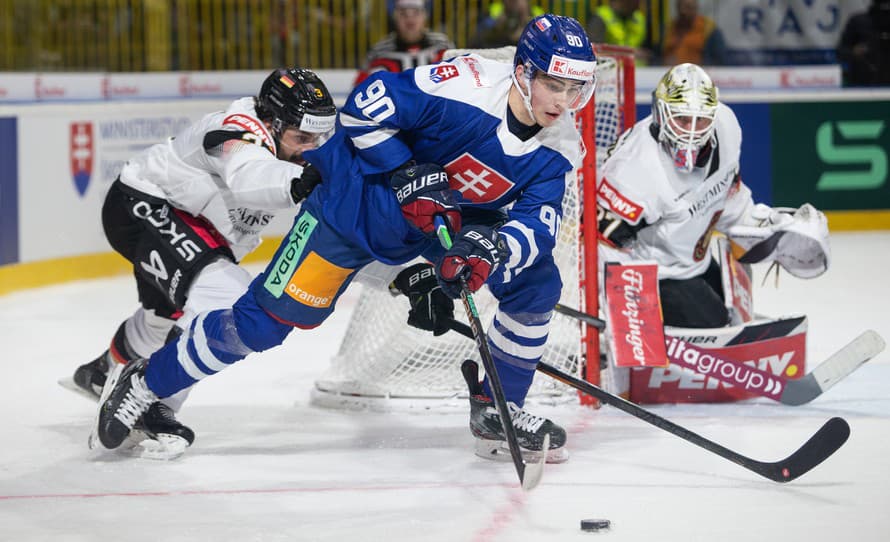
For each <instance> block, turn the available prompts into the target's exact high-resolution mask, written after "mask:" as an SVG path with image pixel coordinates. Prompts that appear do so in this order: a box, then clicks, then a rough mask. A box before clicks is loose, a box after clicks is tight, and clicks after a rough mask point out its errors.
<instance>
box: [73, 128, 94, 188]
mask: <svg viewBox="0 0 890 542" xmlns="http://www.w3.org/2000/svg"><path fill="white" fill-rule="evenodd" d="M94 149H95V146H94V145H93V123H91V122H72V123H71V143H70V155H71V176H72V177H73V178H74V186H75V187H76V188H77V193H78V194H80V195H81V196H83V195H84V194H85V193H86V191H87V187H88V186H89V184H90V176H91V175H92V174H93V152H94Z"/></svg>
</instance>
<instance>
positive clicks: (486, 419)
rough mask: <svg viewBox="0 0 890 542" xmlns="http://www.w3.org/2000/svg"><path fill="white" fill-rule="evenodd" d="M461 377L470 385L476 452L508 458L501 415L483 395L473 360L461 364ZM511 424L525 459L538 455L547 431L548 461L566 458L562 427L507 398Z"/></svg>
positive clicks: (566, 452) (536, 457) (552, 461)
mask: <svg viewBox="0 0 890 542" xmlns="http://www.w3.org/2000/svg"><path fill="white" fill-rule="evenodd" d="M461 372H463V375H464V380H466V382H467V386H468V387H469V389H470V432H471V433H473V436H474V437H476V455H478V456H480V457H484V458H486V459H502V460H504V461H510V460H511V457H510V449H509V448H508V447H507V442H506V438H505V437H504V428H503V426H502V425H501V417H500V416H499V415H498V411H497V408H496V407H495V405H494V402H493V401H492V400H491V398H490V397H488V396H486V395H485V392H484V390H483V388H482V383H481V382H480V381H479V366H478V365H476V362H474V361H472V360H466V361H464V362H463V365H461ZM507 407H508V408H509V409H510V415H511V418H512V421H513V427H514V428H515V429H516V440H517V441H518V443H519V447H520V448H522V457H523V459H524V460H525V461H526V462H537V460H539V459H540V457H541V448H542V446H543V442H544V435H546V434H549V435H550V449H549V450H548V451H547V452H546V453H547V463H562V462H564V461H567V460H568V458H569V452H568V450H567V449H566V448H565V443H566V432H565V429H563V428H562V427H560V426H558V425H556V424H555V423H553V422H552V421H550V420H548V419H547V418H542V417H540V416H535V415H534V414H531V413H529V412H527V411H525V410H523V409H522V408H520V407H518V406H516V404H515V403H512V402H509V401H508V402H507Z"/></svg>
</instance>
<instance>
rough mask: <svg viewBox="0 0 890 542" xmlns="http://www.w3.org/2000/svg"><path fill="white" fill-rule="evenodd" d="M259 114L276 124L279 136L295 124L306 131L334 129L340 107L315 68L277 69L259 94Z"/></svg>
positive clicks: (257, 104)
mask: <svg viewBox="0 0 890 542" xmlns="http://www.w3.org/2000/svg"><path fill="white" fill-rule="evenodd" d="M256 108H257V115H259V117H260V119H261V120H268V121H271V123H272V132H273V134H274V135H275V136H276V138H277V137H279V136H280V135H281V133H282V132H283V131H284V130H285V129H286V128H287V127H288V126H293V127H294V128H297V129H298V130H301V131H303V132H311V133H318V134H324V133H327V132H329V131H331V130H332V129H333V128H334V123H335V120H336V115H337V108H336V107H335V106H334V100H333V98H331V93H330V92H328V89H327V87H325V85H324V83H323V82H322V81H321V79H320V78H319V77H318V75H316V74H315V72H313V71H311V70H306V69H303V68H279V69H277V70H275V71H273V72H272V73H271V74H270V75H269V76H268V77H266V80H265V81H263V86H262V87H260V93H259V95H258V96H257V97H256Z"/></svg>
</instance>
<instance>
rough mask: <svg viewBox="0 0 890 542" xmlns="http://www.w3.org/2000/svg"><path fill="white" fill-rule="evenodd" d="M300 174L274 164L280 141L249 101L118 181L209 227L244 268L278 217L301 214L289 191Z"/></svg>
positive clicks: (145, 155)
mask: <svg viewBox="0 0 890 542" xmlns="http://www.w3.org/2000/svg"><path fill="white" fill-rule="evenodd" d="M302 172H303V168H302V167H301V166H298V165H296V164H293V163H291V162H287V161H285V160H279V159H278V158H277V157H276V147H275V140H274V138H273V137H272V135H271V134H270V133H269V131H268V130H267V129H266V127H265V125H264V124H263V123H262V122H261V121H260V120H259V119H258V118H257V115H256V111H255V110H254V102H253V98H252V97H247V98H241V99H239V100H236V101H234V102H232V104H231V105H229V107H228V109H226V110H225V111H217V112H214V113H210V114H208V115H206V116H205V117H204V118H202V119H201V120H199V121H198V122H196V123H194V124H192V125H191V126H189V127H188V128H186V129H185V130H183V131H182V132H181V133H179V134H178V135H176V137H171V138H169V139H168V140H167V141H165V142H163V143H158V144H156V145H153V146H151V147H149V148H148V149H146V150H145V151H143V152H142V153H140V154H139V155H137V156H136V157H134V158H133V159H131V160H129V161H128V162H127V163H126V164H125V165H124V167H123V169H122V170H121V175H120V179H121V182H123V183H124V184H126V185H128V186H130V187H132V188H135V189H136V190H139V191H140V192H143V193H145V194H149V195H151V196H155V197H158V198H163V199H165V200H167V201H169V202H170V204H171V205H173V206H174V207H176V208H178V209H182V210H184V211H186V212H188V213H190V214H192V215H195V216H202V217H204V218H205V219H207V220H208V221H210V223H211V224H213V226H214V227H215V228H216V229H217V231H218V232H219V233H220V234H222V236H223V237H225V239H226V241H227V242H228V243H229V248H231V250H232V253H233V254H234V255H235V258H236V259H237V260H239V261H240V260H241V258H243V257H244V255H246V254H247V253H248V252H250V251H252V250H253V249H255V248H256V247H257V246H258V245H259V244H260V237H259V236H260V233H261V232H262V230H263V228H264V227H265V226H266V225H267V224H269V222H270V221H271V220H272V218H273V217H274V216H275V212H276V211H279V210H281V209H288V208H292V207H295V206H296V205H295V204H294V202H293V200H292V199H291V196H290V184H291V179H293V178H294V177H299V176H300V175H302Z"/></svg>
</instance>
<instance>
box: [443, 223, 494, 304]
mask: <svg viewBox="0 0 890 542" xmlns="http://www.w3.org/2000/svg"><path fill="white" fill-rule="evenodd" d="M506 255H507V248H506V244H505V243H504V240H503V239H502V238H501V236H500V234H499V233H498V231H497V230H496V229H494V228H490V227H487V226H469V227H467V228H465V229H464V230H463V231H461V232H460V234H459V235H458V236H457V238H456V239H455V240H454V244H452V245H451V248H450V249H448V250H447V251H446V252H445V255H444V256H442V259H441V260H440V261H439V265H437V266H436V275H437V276H438V277H439V284H440V285H441V286H442V291H443V292H445V294H446V295H448V296H449V297H452V298H455V299H457V298H458V297H460V293H461V282H462V281H466V283H467V288H469V289H470V291H471V292H475V291H476V290H478V289H479V288H481V287H482V285H483V284H485V281H486V280H488V276H489V275H490V274H491V273H493V272H494V271H495V270H496V269H497V268H498V266H499V265H500V263H501V261H502V260H503V259H504V258H505V257H506Z"/></svg>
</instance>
